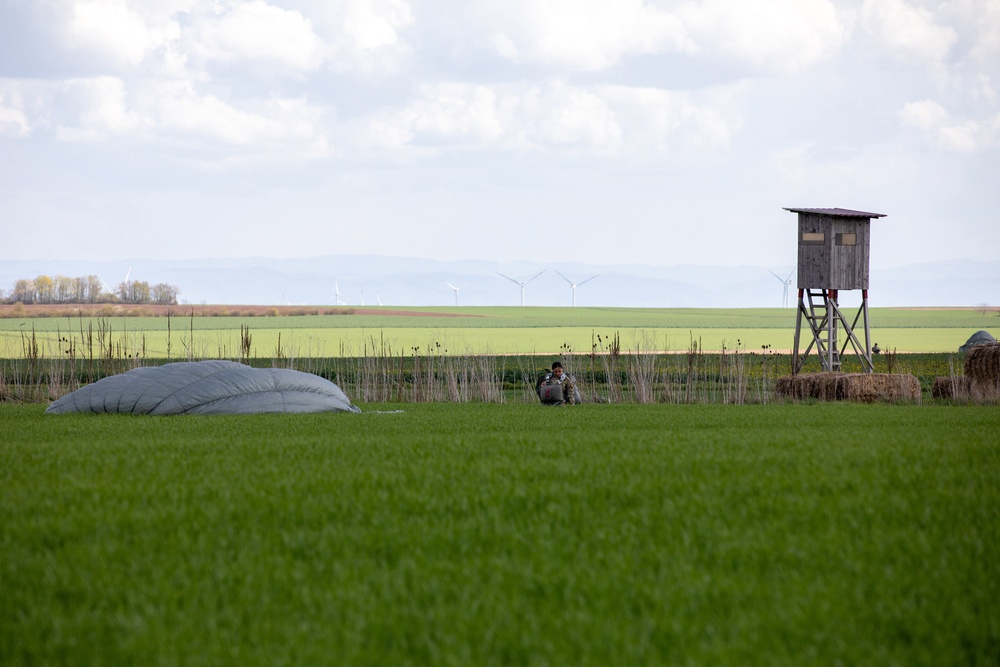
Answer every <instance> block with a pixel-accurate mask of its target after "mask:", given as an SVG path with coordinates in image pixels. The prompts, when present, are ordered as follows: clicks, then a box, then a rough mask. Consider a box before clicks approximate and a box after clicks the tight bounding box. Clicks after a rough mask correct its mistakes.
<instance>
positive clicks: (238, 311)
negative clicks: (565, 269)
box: [0, 303, 485, 318]
mask: <svg viewBox="0 0 1000 667" xmlns="http://www.w3.org/2000/svg"><path fill="white" fill-rule="evenodd" d="M192 314H193V315H194V316H195V317H222V316H232V317H269V316H271V317H273V316H277V315H286V316H288V315H292V316H294V315H381V316H384V317H485V316H484V315H469V314H464V313H435V312H427V311H412V310H391V309H387V308H351V307H344V306H338V307H336V308H333V307H323V306H219V305H184V306H160V305H150V304H145V305H126V304H111V303H94V304H89V303H88V304H75V303H74V304H30V305H22V304H13V305H12V304H0V318H13V317H80V316H83V317H166V316H167V315H170V316H172V317H189V316H191V315H192Z"/></svg>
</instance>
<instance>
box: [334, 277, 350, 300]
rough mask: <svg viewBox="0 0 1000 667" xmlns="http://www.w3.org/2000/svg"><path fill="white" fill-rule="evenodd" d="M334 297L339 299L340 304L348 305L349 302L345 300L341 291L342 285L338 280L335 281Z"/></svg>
mask: <svg viewBox="0 0 1000 667" xmlns="http://www.w3.org/2000/svg"><path fill="white" fill-rule="evenodd" d="M333 298H334V299H335V300H336V301H337V305H338V306H346V305H347V302H346V301H344V295H343V294H341V293H340V285H338V284H337V281H336V280H334V281H333Z"/></svg>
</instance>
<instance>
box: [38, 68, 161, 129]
mask: <svg viewBox="0 0 1000 667" xmlns="http://www.w3.org/2000/svg"><path fill="white" fill-rule="evenodd" d="M56 101H57V103H58V104H60V105H65V107H66V108H70V107H74V108H75V113H76V119H75V121H76V122H75V123H74V124H72V125H66V124H59V125H58V126H57V127H56V136H57V138H59V139H61V140H64V141H102V140H105V139H108V138H110V137H112V136H115V135H127V134H131V133H133V132H135V131H136V130H137V129H139V128H140V126H141V125H142V120H141V119H140V118H139V116H138V115H137V114H135V113H134V112H133V111H131V110H129V108H128V100H127V94H126V90H125V82H124V81H122V80H121V79H119V78H117V77H112V76H100V77H94V78H89V79H70V80H68V81H65V82H63V83H61V84H58V85H57V86H56Z"/></svg>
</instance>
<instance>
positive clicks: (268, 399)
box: [45, 361, 361, 415]
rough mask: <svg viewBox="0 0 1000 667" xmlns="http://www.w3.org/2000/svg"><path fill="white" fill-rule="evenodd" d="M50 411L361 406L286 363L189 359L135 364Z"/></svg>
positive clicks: (216, 411) (214, 411)
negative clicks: (256, 365) (247, 363)
mask: <svg viewBox="0 0 1000 667" xmlns="http://www.w3.org/2000/svg"><path fill="white" fill-rule="evenodd" d="M45 412H46V414H62V413H67V412H95V413H99V412H121V413H127V414H134V415H229V414H254V413H259V412H295V413H306V412H361V410H360V409H359V408H357V407H356V406H354V405H351V400H350V399H349V398H347V395H346V394H344V392H343V391H341V390H340V387H338V386H337V385H335V384H334V383H332V382H330V381H329V380H326V379H324V378H321V377H319V376H318V375H313V374H311V373H303V372H302V371H293V370H290V369H287V368H251V367H249V366H245V365H243V364H238V363H236V362H235V361H185V362H178V363H172V364H166V365H163V366H144V367H140V368H134V369H132V370H130V371H127V372H125V373H122V374H121V375H112V376H110V377H106V378H103V379H101V380H98V381H97V382H95V383H93V384H89V385H87V386H85V387H81V388H80V389H77V390H76V391H74V392H72V393H70V394H66V395H65V396H63V397H62V398H60V399H58V400H57V401H54V402H53V403H52V404H51V405H49V407H48V409H47V410H46V411H45Z"/></svg>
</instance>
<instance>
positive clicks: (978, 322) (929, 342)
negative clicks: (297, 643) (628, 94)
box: [0, 306, 1000, 359]
mask: <svg viewBox="0 0 1000 667" xmlns="http://www.w3.org/2000/svg"><path fill="white" fill-rule="evenodd" d="M232 308H233V311H232V314H228V313H230V311H229V310H227V309H225V308H223V309H222V310H217V311H214V315H215V316H211V317H207V316H185V315H184V314H183V307H178V308H177V310H176V311H173V312H174V314H173V316H171V317H148V316H147V317H122V316H113V315H110V316H100V317H95V316H87V317H83V316H77V317H74V316H62V317H30V315H31V313H32V310H31V309H22V310H21V311H15V310H13V308H12V307H7V309H6V310H5V311H0V315H2V317H0V358H14V357H17V356H18V354H19V353H20V351H21V350H22V348H23V347H24V339H25V336H26V335H33V336H34V337H35V339H36V341H37V343H38V345H39V346H40V347H41V349H42V351H43V353H44V354H45V356H49V357H58V356H61V355H63V354H65V352H66V348H67V347H68V346H69V345H70V344H75V345H76V346H77V347H78V348H83V347H85V346H86V341H87V340H88V339H90V340H91V343H92V344H93V340H94V339H95V338H96V337H98V336H100V337H102V338H104V339H106V340H105V341H104V342H108V341H114V342H115V344H117V345H119V346H120V347H122V348H123V349H125V350H129V351H132V352H133V353H135V354H141V355H142V356H146V357H154V358H167V357H170V358H175V359H176V358H215V357H220V356H221V357H232V356H236V355H237V351H238V350H240V347H241V337H242V330H243V327H246V329H247V330H248V331H249V332H250V334H251V336H252V356H256V357H258V358H270V357H273V356H282V355H284V356H293V357H299V358H303V357H317V356H319V357H329V356H360V355H365V354H379V353H382V354H389V355H390V356H391V355H396V354H399V353H404V354H410V353H412V351H413V350H414V349H416V350H419V351H424V352H426V351H430V350H448V351H449V352H451V353H456V354H550V355H551V354H555V353H559V352H563V351H566V350H570V351H573V352H575V353H589V352H591V351H593V350H594V349H596V348H600V347H601V346H606V345H607V341H608V340H610V339H612V338H613V337H615V336H617V337H618V340H619V341H620V344H621V346H622V348H623V349H626V350H634V351H640V352H682V351H685V350H687V349H689V348H690V347H691V345H692V342H694V341H697V342H698V344H699V346H700V347H701V349H704V350H710V351H721V350H723V349H726V350H735V349H742V350H745V351H755V350H761V349H763V348H764V347H765V346H766V347H767V348H769V349H774V350H787V349H790V348H791V347H792V342H793V340H794V332H795V310H794V309H792V308H784V309H782V308H772V309H767V308H759V309H630V308H530V307H526V308H472V307H470V308H435V309H421V308H392V309H390V308H382V309H378V308H369V309H365V310H359V309H344V310H342V311H336V310H331V309H308V308H303V309H300V312H301V313H302V314H300V315H296V316H289V315H276V316H270V317H262V316H260V315H259V314H257V311H249V310H248V311H247V312H246V313H244V314H242V315H241V314H239V307H235V306H234V307H232ZM844 310H845V315H846V316H847V317H848V319H849V320H851V321H853V319H854V315H855V314H856V313H855V312H854V310H852V309H850V308H845V309H844ZM18 312H20V313H21V314H22V316H21V317H17V316H16V314H17V313H18ZM108 312H109V313H114V312H115V311H114V309H110V310H109V311H108ZM191 312H192V313H193V312H195V311H194V310H193V309H192V311H191ZM274 312H275V313H277V312H279V311H278V310H277V309H274ZM310 312H330V313H340V314H319V315H313V314H309V313H310ZM251 315H252V316H251ZM870 321H871V323H872V330H871V334H872V341H873V342H877V343H879V345H880V347H881V348H882V349H884V350H887V351H888V350H896V351H898V352H904V353H906V352H937V353H945V352H955V351H956V350H957V349H958V346H959V345H961V344H963V343H964V342H965V341H966V340H967V339H968V337H969V336H970V335H971V334H972V333H975V332H976V331H978V330H980V329H986V330H990V329H992V330H993V331H996V330H997V326H998V324H1000V318H998V317H997V313H996V312H995V311H988V312H981V311H978V310H973V309H964V310H957V309H933V310H931V309H922V310H917V309H895V308H873V309H872V311H871V314H870ZM803 326H805V325H803ZM806 333H807V332H806ZM277 352H281V354H276V353H277Z"/></svg>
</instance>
